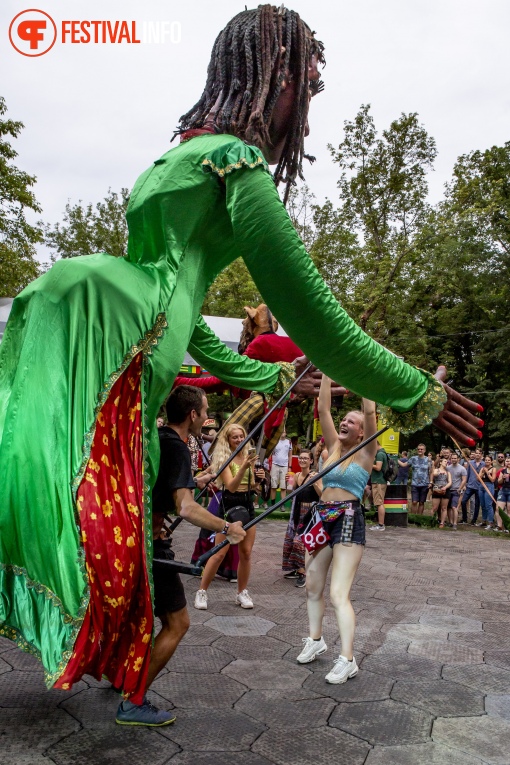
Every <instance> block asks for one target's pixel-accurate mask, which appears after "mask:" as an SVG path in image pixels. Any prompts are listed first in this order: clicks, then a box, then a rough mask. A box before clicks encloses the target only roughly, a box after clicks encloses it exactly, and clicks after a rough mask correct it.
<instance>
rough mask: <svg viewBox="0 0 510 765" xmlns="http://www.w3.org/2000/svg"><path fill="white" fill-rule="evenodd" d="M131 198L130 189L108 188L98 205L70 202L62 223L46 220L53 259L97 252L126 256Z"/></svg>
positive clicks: (46, 233)
mask: <svg viewBox="0 0 510 765" xmlns="http://www.w3.org/2000/svg"><path fill="white" fill-rule="evenodd" d="M128 202H129V190H128V189H121V190H120V193H117V192H116V191H112V190H111V189H108V194H107V195H106V197H105V198H104V199H103V200H102V201H101V202H98V203H97V204H96V205H92V204H87V205H85V204H84V203H83V202H82V201H81V200H80V201H79V202H78V203H77V204H74V205H71V203H70V202H68V203H67V204H66V207H65V212H64V215H63V223H56V224H54V225H50V224H47V225H46V226H45V229H44V241H45V244H46V245H47V247H49V249H50V251H51V256H52V259H53V260H55V259H57V258H74V257H76V256H78V255H91V254H93V253H95V252H108V253H109V254H110V255H113V256H114V257H117V258H121V257H123V256H124V255H125V254H126V252H127V239H128V229H127V223H126V209H127V206H128Z"/></svg>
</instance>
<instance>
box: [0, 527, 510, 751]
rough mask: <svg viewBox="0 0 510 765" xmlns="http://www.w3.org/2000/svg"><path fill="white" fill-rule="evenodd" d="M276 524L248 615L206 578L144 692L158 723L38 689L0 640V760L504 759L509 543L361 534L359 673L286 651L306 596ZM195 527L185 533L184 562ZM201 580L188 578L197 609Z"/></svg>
mask: <svg viewBox="0 0 510 765" xmlns="http://www.w3.org/2000/svg"><path fill="white" fill-rule="evenodd" d="M284 528H285V524H284V523H281V522H267V521H265V522H263V523H262V524H261V526H260V527H259V532H258V538H257V542H256V546H255V560H254V567H253V576H252V585H251V587H250V591H251V593H252V594H253V598H254V601H255V603H256V607H255V609H254V610H253V611H242V610H241V609H240V608H239V607H237V606H235V605H234V598H235V593H236V586H235V585H234V584H230V583H228V582H224V581H220V580H216V581H215V582H214V584H213V586H212V588H211V589H210V595H209V603H210V607H209V610H208V611H207V612H204V611H195V610H194V608H193V607H192V606H191V608H190V613H191V623H192V627H191V629H190V631H189V633H188V635H187V637H186V639H185V640H184V641H183V643H182V644H181V646H180V647H179V648H178V650H177V652H176V654H175V656H174V658H173V659H172V661H171V662H170V663H169V665H168V667H167V668H166V669H165V671H164V673H163V674H161V675H160V676H159V677H158V678H157V680H156V681H155V683H154V685H153V691H152V692H151V698H152V701H153V702H155V703H157V704H159V705H160V706H162V707H164V708H167V709H171V708H175V711H176V714H177V722H176V723H175V724H174V725H172V726H169V727H168V728H164V729H160V730H145V729H143V728H134V729H126V728H120V727H119V726H116V725H115V723H114V716H115V710H116V707H117V704H118V697H117V696H116V694H115V693H114V692H113V691H112V690H111V689H109V687H108V684H106V683H104V682H101V683H98V682H96V681H95V680H93V679H92V678H88V677H86V678H85V680H84V681H82V682H80V683H79V684H78V685H77V686H75V687H74V688H73V690H72V692H68V693H65V692H60V691H50V692H47V691H46V690H45V688H44V685H43V682H42V673H41V671H40V669H39V667H38V664H37V662H36V661H35V660H34V659H33V658H32V657H30V656H29V655H27V654H23V653H22V652H21V651H19V650H18V649H17V648H14V647H13V644H12V643H9V642H8V641H6V640H3V639H2V640H1V641H0V765H51V763H55V764H56V765H68V763H69V764H71V763H73V765H74V764H76V765H125V763H134V764H135V765H165V764H166V763H171V765H308V763H310V765H322V763H324V764H326V763H327V764H328V765H330V763H334V765H344V764H345V765H362V763H365V764H366V765H421V764H422V763H427V765H476V764H480V763H489V764H494V765H496V763H497V764H498V765H510V743H509V742H510V646H509V645H508V639H509V634H510V589H509V587H508V584H509V566H508V558H509V554H510V541H509V540H508V539H506V538H501V537H494V538H489V537H487V536H484V537H482V536H479V535H478V534H475V533H460V532H458V533H456V534H455V533H453V532H449V531H448V532H447V531H437V530H436V531H430V530H423V529H411V528H409V529H389V528H387V530H386V532H384V533H375V532H374V533H371V532H368V533H367V536H368V537H369V539H368V545H367V549H366V554H365V556H364V558H363V561H362V564H361V567H360V570H359V573H358V577H357V580H356V583H355V585H354V588H353V602H354V606H355V609H356V612H357V615H358V628H357V637H356V657H357V660H358V663H359V664H360V667H361V669H360V672H359V674H358V676H357V677H356V678H354V679H353V680H350V681H348V682H347V683H346V684H345V685H341V686H334V685H327V684H326V683H325V681H324V675H325V674H326V673H327V671H329V668H330V667H331V665H332V661H333V658H335V656H336V653H337V652H338V650H339V649H338V646H337V645H335V643H336V640H337V636H338V633H337V628H336V626H335V620H334V616H333V613H332V610H331V608H328V610H327V614H326V620H325V630H324V632H325V637H326V641H327V643H328V645H329V650H328V652H327V653H326V654H325V655H324V656H322V657H320V659H319V660H318V661H316V662H314V663H313V664H310V665H307V666H299V665H297V664H296V662H295V657H296V655H297V653H298V652H299V646H300V645H301V638H302V637H304V636H305V635H306V634H307V620H306V608H305V593H304V590H302V589H297V588H296V587H295V586H294V583H293V582H292V581H285V580H283V579H282V576H281V571H280V569H279V564H280V556H281V547H282V541H283V535H284ZM195 535H196V534H195V530H194V529H192V528H191V527H190V526H188V525H187V524H182V526H181V527H180V529H179V531H178V532H177V534H176V536H177V539H176V552H177V554H178V557H181V558H182V559H188V558H189V553H190V550H191V547H192V545H193V542H194V538H195ZM197 586H198V581H197V580H196V579H192V578H189V579H188V581H187V582H186V589H187V592H188V595H189V600H190V602H191V604H192V603H193V596H194V592H195V590H196V589H197Z"/></svg>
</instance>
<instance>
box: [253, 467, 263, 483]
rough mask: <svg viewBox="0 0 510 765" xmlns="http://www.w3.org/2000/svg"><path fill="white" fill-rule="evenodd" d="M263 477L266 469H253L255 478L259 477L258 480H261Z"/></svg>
mask: <svg viewBox="0 0 510 765" xmlns="http://www.w3.org/2000/svg"><path fill="white" fill-rule="evenodd" d="M265 477H266V471H265V470H264V468H257V469H256V470H255V478H260V480H261V481H262V480H263V479H264V478H265Z"/></svg>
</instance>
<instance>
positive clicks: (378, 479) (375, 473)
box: [370, 449, 388, 484]
mask: <svg viewBox="0 0 510 765" xmlns="http://www.w3.org/2000/svg"><path fill="white" fill-rule="evenodd" d="M375 462H382V465H381V469H380V470H372V475H371V477H370V478H371V481H372V483H384V484H386V483H387V481H386V478H385V477H384V471H385V470H386V468H387V467H388V455H387V454H386V452H385V451H384V449H378V451H377V454H376V455H375V460H374V463H375Z"/></svg>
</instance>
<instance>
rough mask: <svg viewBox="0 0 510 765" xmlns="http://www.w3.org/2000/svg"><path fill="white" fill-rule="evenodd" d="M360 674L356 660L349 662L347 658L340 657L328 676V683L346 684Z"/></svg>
mask: <svg viewBox="0 0 510 765" xmlns="http://www.w3.org/2000/svg"><path fill="white" fill-rule="evenodd" d="M357 674H358V665H357V664H356V659H355V658H354V656H353V657H352V661H349V660H348V659H346V658H345V656H339V657H338V659H337V660H336V661H335V664H334V666H333V669H332V670H331V672H330V673H329V674H327V675H326V682H327V683H334V684H337V685H338V684H340V683H346V682H347V680H349V679H350V678H351V677H354V676H355V675H357Z"/></svg>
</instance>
